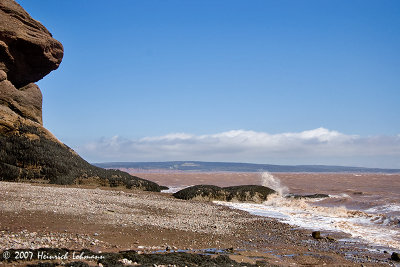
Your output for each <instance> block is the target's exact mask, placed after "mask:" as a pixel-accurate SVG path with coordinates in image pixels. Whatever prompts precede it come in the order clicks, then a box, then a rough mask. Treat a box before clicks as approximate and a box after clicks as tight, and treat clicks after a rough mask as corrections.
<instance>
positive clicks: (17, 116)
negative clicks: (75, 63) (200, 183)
mask: <svg viewBox="0 0 400 267" xmlns="http://www.w3.org/2000/svg"><path fill="white" fill-rule="evenodd" d="M62 57H63V46H62V45H61V43H60V42H58V41H57V40H55V39H54V38H53V37H52V35H51V33H50V32H49V31H48V30H47V29H46V28H45V27H44V26H43V25H42V24H40V23H39V22H38V21H36V20H34V19H33V18H31V16H30V15H29V14H28V13H27V12H26V11H25V10H24V9H23V8H22V7H21V6H20V5H19V4H17V3H16V2H15V1H14V0H1V1H0V149H1V150H0V180H11V181H23V180H37V181H43V182H51V183H60V184H71V183H78V182H80V183H87V182H89V181H90V182H94V183H100V184H102V185H111V186H118V185H124V186H126V187H129V188H130V187H138V188H141V189H145V190H152V191H160V187H159V186H158V185H157V184H155V183H153V182H150V181H146V180H143V179H140V178H137V177H133V176H130V175H129V174H127V173H124V172H121V171H108V170H104V169H101V168H98V167H95V166H92V165H90V164H89V163H87V162H86V161H84V160H83V159H82V158H81V157H79V155H77V154H76V153H75V152H74V151H73V150H72V149H70V148H69V147H67V146H66V145H64V144H63V143H61V142H60V141H59V140H57V138H55V137H54V136H53V135H52V134H51V133H50V132H49V131H48V130H46V129H45V128H44V127H43V123H42V93H41V91H40V89H39V87H38V86H37V85H36V84H34V82H37V81H38V80H40V79H42V78H43V77H44V76H45V75H47V74H48V73H50V72H51V71H52V70H55V69H57V68H58V66H59V65H60V63H61V60H62Z"/></svg>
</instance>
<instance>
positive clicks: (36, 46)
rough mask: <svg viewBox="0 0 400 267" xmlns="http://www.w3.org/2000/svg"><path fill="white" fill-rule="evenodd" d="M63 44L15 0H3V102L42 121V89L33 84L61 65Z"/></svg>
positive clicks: (0, 19) (0, 8) (0, 97)
mask: <svg viewBox="0 0 400 267" xmlns="http://www.w3.org/2000/svg"><path fill="white" fill-rule="evenodd" d="M62 57H63V46H62V45H61V43H60V42H58V41H57V40H56V39H54V38H53V37H52V35H51V33H50V32H49V31H48V30H47V29H46V28H45V27H44V26H43V25H42V24H40V23H39V22H38V21H36V20H34V19H32V18H31V16H30V15H29V14H28V13H27V12H26V11H25V10H24V9H23V8H22V7H21V6H20V5H18V4H17V3H16V2H15V1H13V0H2V1H0V105H2V106H3V109H4V108H5V109H7V110H8V113H9V115H10V116H11V115H12V113H15V114H16V115H19V116H21V117H22V118H25V119H29V120H32V121H34V122H37V123H40V124H42V93H41V92H40V90H39V88H38V87H37V86H36V85H35V84H33V83H34V82H37V81H38V80H40V79H42V78H43V77H44V76H45V75H47V74H48V73H49V72H51V71H52V70H55V69H57V68H58V66H59V65H60V63H61V60H62Z"/></svg>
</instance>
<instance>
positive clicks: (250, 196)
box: [173, 185, 276, 203]
mask: <svg viewBox="0 0 400 267" xmlns="http://www.w3.org/2000/svg"><path fill="white" fill-rule="evenodd" d="M274 193H276V191H275V190H273V189H271V188H269V187H265V186H261V185H239V186H230V187H219V186H215V185H195V186H191V187H187V188H185V189H182V190H180V191H178V192H176V193H174V194H173V196H174V197H176V198H179V199H185V200H189V199H193V200H204V201H214V200H219V201H236V202H237V201H240V202H255V203H262V202H264V201H266V200H267V199H268V196H269V195H271V194H274Z"/></svg>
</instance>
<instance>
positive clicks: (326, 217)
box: [125, 170, 400, 250]
mask: <svg viewBox="0 0 400 267" xmlns="http://www.w3.org/2000/svg"><path fill="white" fill-rule="evenodd" d="M125 171H128V172H130V173H132V174H134V175H137V176H139V177H142V178H145V179H148V180H152V181H155V182H157V183H159V184H162V185H166V186H168V187H170V190H169V191H166V192H167V193H168V192H169V193H171V192H176V191H178V190H180V189H182V188H185V187H187V186H191V185H197V184H213V185H217V186H232V185H244V184H261V185H265V186H268V187H271V188H273V189H275V190H276V191H277V192H278V194H276V195H274V196H271V197H270V198H269V199H268V200H267V201H266V202H264V203H263V204H253V203H227V202H216V203H218V204H220V205H227V206H230V207H232V208H237V209H241V210H245V211H248V212H250V213H252V214H256V215H260V216H266V217H274V218H276V219H278V220H280V221H282V222H286V223H289V224H291V225H294V226H297V227H300V228H307V229H313V230H323V231H334V232H342V233H345V234H346V235H348V236H351V238H350V240H351V241H362V242H367V243H369V244H371V245H374V246H376V247H378V248H382V249H384V248H389V249H396V250H399V249H400V174H383V173H379V174H363V173H267V172H264V173H229V172H217V173H201V172H162V171H154V172H151V171H150V172H145V173H143V172H141V173H138V172H135V171H134V170H125ZM315 193H322V194H328V195H329V198H320V199H293V198H288V197H287V196H288V195H289V194H300V195H307V194H315Z"/></svg>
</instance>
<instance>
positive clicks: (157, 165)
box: [94, 161, 400, 173]
mask: <svg viewBox="0 0 400 267" xmlns="http://www.w3.org/2000/svg"><path fill="white" fill-rule="evenodd" d="M94 165H95V166H98V167H101V168H107V169H120V168H132V169H142V170H152V169H158V170H169V171H173V170H176V171H193V172H224V171H225V172H264V171H268V172H350V173H354V172H358V173H400V169H380V168H363V167H345V166H327V165H293V166H291V165H272V164H253V163H234V162H202V161H166V162H106V163H94Z"/></svg>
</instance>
